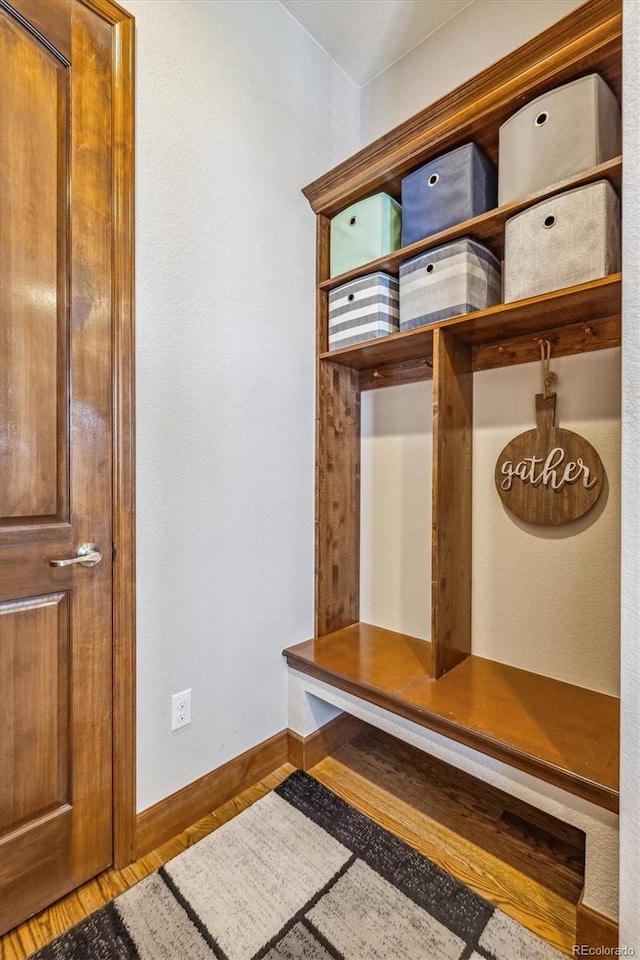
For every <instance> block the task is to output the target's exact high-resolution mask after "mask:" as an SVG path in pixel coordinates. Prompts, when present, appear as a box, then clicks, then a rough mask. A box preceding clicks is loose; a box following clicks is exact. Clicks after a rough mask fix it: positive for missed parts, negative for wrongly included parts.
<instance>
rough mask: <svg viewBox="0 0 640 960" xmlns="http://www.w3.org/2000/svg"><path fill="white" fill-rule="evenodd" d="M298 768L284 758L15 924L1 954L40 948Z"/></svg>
mask: <svg viewBox="0 0 640 960" xmlns="http://www.w3.org/2000/svg"><path fill="white" fill-rule="evenodd" d="M294 769H295V767H293V766H291V764H289V763H285V764H283V765H282V766H281V767H279V768H278V769H277V770H274V772H273V773H271V774H269V776H267V777H264V779H262V780H260V782H259V783H256V784H255V785H254V786H252V787H249V789H248V790H244V791H243V792H242V793H241V794H240V795H239V796H237V797H234V798H233V800H229V801H228V802H227V803H225V804H223V805H222V806H221V807H218V809H217V810H215V811H213V812H212V813H210V814H209V815H208V816H206V817H203V819H202V820H199V821H198V822H197V823H195V824H193V826H191V827H188V828H187V829H186V830H184V831H183V832H182V833H180V834H178V836H176V837H173V838H172V839H171V840H168V841H167V842H166V843H164V844H162V846H161V847H158V849H157V850H154V851H152V853H149V854H147V856H145V857H142V858H141V859H140V860H136V862H135V863H132V864H130V865H129V866H128V867H125V868H124V869H123V870H107V871H105V872H104V873H102V874H100V875H99V876H97V877H95V878H94V879H93V880H90V881H89V882H88V883H85V884H83V886H81V887H79V888H78V890H75V891H74V892H73V893H70V894H69V895H68V896H66V897H64V898H63V899H62V900H59V901H58V902H57V903H54V904H53V905H52V906H50V907H48V908H47V909H46V910H43V911H42V912H41V913H39V914H37V915H36V916H35V917H32V918H31V919H30V920H27V921H26V923H23V924H21V926H19V927H16V929H15V930H11V931H10V932H9V933H7V934H5V936H4V937H2V938H0V960H25V958H26V957H28V956H30V955H31V954H32V953H34V952H35V951H36V950H40V949H41V948H42V947H44V946H46V944H47V943H50V941H51V940H54V939H55V938H56V937H59V936H60V934H62V933H64V932H65V931H66V930H68V929H69V928H70V927H72V926H73V925H74V924H76V923H79V921H80V920H83V919H84V917H86V916H88V915H89V914H90V913H93V912H94V911H95V910H99V909H100V907H103V906H104V905H105V904H106V903H109V901H110V900H113V899H114V897H116V896H118V894H120V893H124V891H125V890H128V889H129V888H130V887H132V886H133V885H134V884H136V883H138V881H139V880H144V878H145V877H148V876H149V874H150V873H153V871H154V870H157V869H158V868H159V867H161V866H163V865H164V864H165V863H167V862H168V861H169V860H172V859H173V857H176V856H177V855H178V854H179V853H182V852H183V851H184V850H186V849H187V847H190V846H192V845H193V844H194V843H196V842H197V841H198V840H202V838H203V837H206V836H207V834H209V833H212V832H213V831H214V830H217V829H218V827H221V826H222V824H223V823H226V822H227V821H228V820H232V819H233V817H235V816H237V815H238V814H239V813H242V811H243V810H246V809H247V807H250V806H251V804H252V803H255V802H256V800H260V798H261V797H264V796H265V794H267V793H269V792H270V791H271V790H273V789H274V787H276V786H277V785H278V784H279V783H281V782H282V781H283V780H284V779H286V777H288V776H289V774H290V773H293V771H294Z"/></svg>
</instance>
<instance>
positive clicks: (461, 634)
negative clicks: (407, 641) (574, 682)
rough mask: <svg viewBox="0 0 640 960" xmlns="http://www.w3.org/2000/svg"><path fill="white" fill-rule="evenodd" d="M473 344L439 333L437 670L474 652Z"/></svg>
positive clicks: (435, 383)
mask: <svg viewBox="0 0 640 960" xmlns="http://www.w3.org/2000/svg"><path fill="white" fill-rule="evenodd" d="M472 431H473V373H472V371H471V348H470V347H469V346H468V345H467V344H464V343H461V342H460V341H459V340H457V339H456V337H455V336H454V335H453V334H451V333H449V332H447V331H446V330H442V329H436V330H434V338H433V521H432V525H433V540H432V547H431V549H432V572H431V579H432V615H431V641H432V659H431V675H432V678H433V679H434V680H437V679H438V678H439V677H441V676H443V674H445V673H447V672H448V671H449V670H451V669H452V667H455V665H456V664H458V663H460V662H461V661H462V660H464V659H465V658H466V657H467V656H468V655H469V654H470V653H471V496H472V447H473V432H472Z"/></svg>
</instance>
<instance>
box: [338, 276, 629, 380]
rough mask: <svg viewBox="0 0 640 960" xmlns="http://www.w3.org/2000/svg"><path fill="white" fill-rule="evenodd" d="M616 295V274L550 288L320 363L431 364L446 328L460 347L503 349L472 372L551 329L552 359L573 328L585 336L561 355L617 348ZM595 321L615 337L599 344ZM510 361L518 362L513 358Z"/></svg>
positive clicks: (365, 366)
mask: <svg viewBox="0 0 640 960" xmlns="http://www.w3.org/2000/svg"><path fill="white" fill-rule="evenodd" d="M621 296H622V278H621V274H619V273H615V274H612V275H611V276H609V277H603V278H602V279H601V280H592V281H590V282H589V283H582V284H579V285H578V286H575V287H565V288H564V289H563V290H554V291H552V292H551V293H544V294H541V295H540V296H537V297H530V298H529V299H527V300H517V301H516V302H514V303H501V304H498V306H495V307H490V308H489V309H488V310H477V311H476V312H475V313H467V314H465V315H464V316H461V317H453V318H452V319H450V320H441V321H440V322H438V323H434V324H432V325H431V326H428V327H417V328H416V329H415V330H407V331H401V332H400V333H392V334H389V336H386V337H380V338H379V339H377V340H366V341H364V342H362V343H357V344H355V345H354V346H351V347H343V348H342V349H339V350H328V351H326V352H324V353H321V354H320V359H321V361H327V360H329V361H332V362H333V363H340V364H342V365H344V366H346V367H351V368H352V369H355V370H374V369H375V368H376V367H385V366H387V365H388V364H398V363H404V362H406V361H408V360H423V361H424V360H426V361H427V362H430V361H431V358H432V357H433V331H434V330H435V329H437V328H439V327H440V328H445V329H448V330H450V331H451V332H452V333H454V334H455V335H456V337H458V338H459V339H460V340H461V341H462V342H463V343H468V344H470V345H471V346H473V347H481V346H486V345H496V348H497V349H498V348H500V347H502V354H500V353H498V352H497V353H496V361H495V363H490V362H487V360H486V351H485V352H484V354H483V355H484V356H485V362H483V363H482V364H479V365H478V366H477V369H486V368H488V367H490V366H504V365H505V358H508V356H509V345H510V343H511V342H512V341H514V340H517V339H519V338H522V337H528V336H531V337H532V338H534V339H535V340H536V342H537V340H539V339H541V338H542V339H548V336H543V333H544V334H545V335H546V334H548V333H550V332H552V331H557V333H558V336H557V338H556V344H554V351H553V352H554V356H557V355H559V353H560V346H561V345H560V343H559V340H560V339H561V337H562V331H563V329H564V328H566V329H567V330H569V328H572V340H575V332H576V330H575V328H577V329H578V332H579V331H580V330H582V332H583V334H584V336H583V337H582V338H581V339H580V341H579V342H575V344H573V345H572V346H571V347H570V349H565V350H564V351H562V352H565V353H567V352H569V353H577V352H580V351H582V350H585V349H594V348H596V349H597V348H598V347H610V346H616V345H617V344H618V343H619V342H620V310H621ZM600 320H610V321H611V323H610V326H611V327H612V328H613V331H614V333H613V336H611V335H610V334H608V338H607V340H606V342H601V343H598V341H597V335H598V331H597V330H596V328H595V324H596V323H598V322H599V321H600ZM590 324H592V326H591V327H590V326H589V325H590ZM591 339H595V342H594V343H593V344H589V340H591ZM556 347H558V349H556ZM505 351H506V353H505ZM536 352H539V347H536ZM524 359H529V358H524ZM530 359H534V357H533V356H532V357H531V358H530ZM506 362H509V361H508V360H507V361H506ZM510 362H518V361H517V360H516V359H512V360H511V361H510Z"/></svg>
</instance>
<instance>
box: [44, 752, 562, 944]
mask: <svg viewBox="0 0 640 960" xmlns="http://www.w3.org/2000/svg"><path fill="white" fill-rule="evenodd" d="M562 956H563V955H562V954H560V953H558V952H557V951H556V950H554V949H553V948H552V947H550V946H549V945H548V944H547V943H545V942H544V941H542V940H540V939H538V937H536V936H534V935H533V934H532V933H530V932H529V931H528V930H525V929H524V927H522V926H520V925H519V924H518V923H516V922H515V921H514V920H511V919H510V918H509V917H507V916H506V915H505V914H504V913H501V911H499V910H497V909H495V908H494V907H493V906H492V905H491V904H489V903H487V902H486V901H485V900H483V899H482V898H481V897H479V896H477V895H476V894H475V893H473V892H472V891H471V890H469V889H468V888H467V887H465V886H463V885H462V884H461V883H459V882H458V881H457V880H455V879H454V878H453V877H451V876H449V874H447V873H445V872H444V871H443V870H441V869H440V868H439V867H437V866H435V865H434V864H433V863H432V862H431V861H430V860H427V859H426V857H423V856H422V855H421V854H419V853H416V851H415V850H413V849H412V848H411V847H409V846H407V844H405V843H403V842H402V841H401V840H398V839H397V838H396V837H394V836H393V835H392V834H390V833H388V832H387V831H386V830H383V829H381V828H380V827H378V826H377V825H376V824H375V823H373V822H372V821H371V820H369V819H368V818H367V817H365V816H363V815H362V814H361V813H359V812H358V811H356V810H354V809H353V808H352V807H350V806H349V805H348V804H347V803H345V802H344V801H343V800H341V799H340V798H339V797H336V796H335V794H333V793H332V792H331V791H330V790H327V789H326V787H324V786H322V784H320V783H318V781H317V780H314V779H313V777H310V776H309V775H308V774H306V773H303V772H302V771H296V772H295V773H293V774H292V775H291V776H290V777H289V778H288V779H287V780H285V781H284V783H282V784H281V785H280V786H279V787H277V789H276V790H275V791H274V792H273V793H270V794H268V795H267V796H265V797H263V798H262V799H261V800H258V801H257V803H255V804H253V806H251V807H250V808H249V809H247V810H245V811H244V812H243V813H241V814H240V815H239V816H237V817H235V818H234V819H233V820H231V821H229V822H228V823H226V824H224V826H222V827H220V828H219V829H218V830H216V831H214V832H213V833H211V834H210V835H209V836H207V837H205V838H204V839H203V840H201V841H199V842H198V843H196V844H195V845H194V846H193V847H190V848H189V849H188V850H186V851H185V852H184V853H181V854H180V855H179V856H177V857H176V858H175V859H174V860H171V861H170V862H169V863H168V864H167V865H166V866H165V867H163V868H162V869H161V870H159V871H158V872H157V873H154V874H152V875H151V876H149V877H147V879H146V880H142V881H141V882H140V883H139V884H137V885H136V886H135V887H132V888H131V889H130V890H128V891H127V892H126V893H123V894H122V895H121V896H119V897H118V898H117V899H116V900H114V901H113V903H110V904H109V905H108V906H106V907H103V908H102V909H101V910H99V911H98V912H97V913H94V914H93V915H92V916H90V917H88V918H87V919H86V920H84V921H83V922H82V923H80V924H78V926H76V927H74V928H73V929H72V930H70V931H69V932H68V933H66V934H64V935H63V936H62V937H60V938H58V939H57V940H55V941H54V942H53V943H51V944H49V945H48V946H47V947H45V948H44V949H43V950H41V951H39V952H38V953H37V954H35V955H34V957H35V958H37V960H210V958H217V960H261V958H265V960H559V958H561V957H562Z"/></svg>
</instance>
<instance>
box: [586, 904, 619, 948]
mask: <svg viewBox="0 0 640 960" xmlns="http://www.w3.org/2000/svg"><path fill="white" fill-rule="evenodd" d="M576 945H577V946H584V947H589V948H591V949H599V950H602V948H603V947H605V948H607V949H608V950H611V949H613V948H615V947H617V946H618V924H617V923H616V922H615V920H611V919H610V917H605V916H604V914H602V913H598V911H597V910H593V909H592V908H591V907H587V906H585V904H583V903H579V904H578V907H577V910H576Z"/></svg>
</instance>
